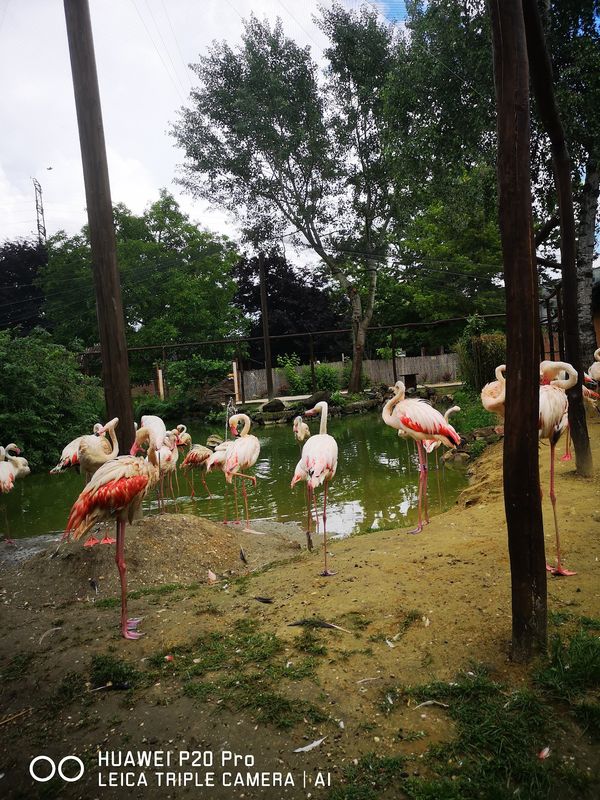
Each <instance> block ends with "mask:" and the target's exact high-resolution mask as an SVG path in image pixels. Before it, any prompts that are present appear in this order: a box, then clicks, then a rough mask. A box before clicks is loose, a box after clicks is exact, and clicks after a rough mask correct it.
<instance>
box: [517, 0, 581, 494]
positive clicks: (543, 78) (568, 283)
mask: <svg viewBox="0 0 600 800" xmlns="http://www.w3.org/2000/svg"><path fill="white" fill-rule="evenodd" d="M522 2H523V15H524V19H525V32H526V34H527V49H528V52H529V64H530V71H531V84H532V87H533V91H534V94H535V99H536V101H537V107H538V111H539V115H540V117H541V120H542V123H543V125H544V128H545V130H546V133H547V134H548V137H549V139H550V144H551V148H552V162H553V164H554V181H555V183H556V193H557V195H558V210H559V216H560V266H561V272H562V284H561V288H562V316H563V325H564V337H565V358H566V360H567V361H568V362H569V363H570V364H572V365H573V367H574V368H575V369H576V370H577V373H578V375H579V378H578V381H577V383H576V385H575V386H573V388H572V389H570V390H569V393H568V397H569V429H570V432H571V436H572V437H573V444H574V446H575V459H576V463H577V472H578V473H579V474H580V475H583V476H585V477H586V478H589V477H591V476H592V474H593V466H592V451H591V449H590V439H589V436H588V430H587V423H586V421H585V408H584V405H583V394H582V383H583V370H584V367H583V364H582V363H581V347H580V342H579V319H578V314H579V312H578V308H577V241H576V235H575V212H574V210H573V189H572V174H571V157H570V155H569V150H568V148H567V141H566V138H565V131H564V128H563V125H562V122H561V119H560V113H559V111H558V106H557V105H556V99H555V96H554V88H553V85H552V81H553V78H552V63H551V61H550V55H549V53H548V48H547V47H546V37H545V35H544V28H543V26H542V19H541V16H540V12H539V9H538V5H537V0H522ZM551 342H552V349H553V346H554V342H553V339H552V340H551ZM552 358H554V353H553V352H552Z"/></svg>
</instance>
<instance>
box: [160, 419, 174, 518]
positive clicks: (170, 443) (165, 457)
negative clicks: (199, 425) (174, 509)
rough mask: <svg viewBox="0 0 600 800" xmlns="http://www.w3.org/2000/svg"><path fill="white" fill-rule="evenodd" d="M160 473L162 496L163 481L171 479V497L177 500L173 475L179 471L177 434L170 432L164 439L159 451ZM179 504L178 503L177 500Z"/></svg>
mask: <svg viewBox="0 0 600 800" xmlns="http://www.w3.org/2000/svg"><path fill="white" fill-rule="evenodd" d="M157 457H158V471H159V473H160V485H161V494H162V487H163V481H164V479H165V477H168V479H169V489H170V490H171V496H172V497H173V499H174V500H175V492H174V489H173V474H174V473H175V470H176V469H177V460H178V458H179V451H178V450H177V434H176V433H173V432H170V433H167V434H166V435H165V437H164V439H163V444H162V446H161V447H160V449H159V450H158V453H157ZM175 503H176V504H177V501H176V500H175Z"/></svg>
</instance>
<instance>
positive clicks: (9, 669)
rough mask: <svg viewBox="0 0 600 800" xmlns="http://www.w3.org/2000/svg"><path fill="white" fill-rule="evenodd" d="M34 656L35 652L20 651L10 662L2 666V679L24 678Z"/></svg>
mask: <svg viewBox="0 0 600 800" xmlns="http://www.w3.org/2000/svg"><path fill="white" fill-rule="evenodd" d="M34 658H35V654H34V653H18V654H17V655H16V656H13V657H12V658H11V660H10V661H9V662H8V664H6V666H5V667H3V668H2V672H1V673H0V674H1V676H2V680H4V681H15V680H17V678H22V677H23V673H24V672H26V671H27V668H28V667H29V665H30V664H31V662H32V661H33V659H34Z"/></svg>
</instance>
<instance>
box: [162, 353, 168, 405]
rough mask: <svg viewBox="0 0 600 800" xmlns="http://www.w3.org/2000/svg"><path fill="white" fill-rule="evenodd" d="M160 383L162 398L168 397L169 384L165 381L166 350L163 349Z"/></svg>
mask: <svg viewBox="0 0 600 800" xmlns="http://www.w3.org/2000/svg"><path fill="white" fill-rule="evenodd" d="M162 357H163V360H162V383H163V394H164V397H163V399H164V398H165V397H168V396H169V383H168V381H167V350H166V348H165V347H163V349H162Z"/></svg>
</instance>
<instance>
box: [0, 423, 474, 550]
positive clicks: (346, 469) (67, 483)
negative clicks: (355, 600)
mask: <svg viewBox="0 0 600 800" xmlns="http://www.w3.org/2000/svg"><path fill="white" fill-rule="evenodd" d="M310 426H311V430H312V432H313V433H318V427H319V423H318V420H313V421H310ZM328 430H329V433H331V434H332V435H333V436H334V437H335V438H336V440H337V442H338V446H339V461H338V469H337V474H336V476H335V479H334V480H333V482H332V484H331V487H330V490H329V493H328V502H327V529H328V532H330V533H331V535H332V536H338V537H340V536H349V535H351V534H354V533H365V532H368V531H373V530H382V529H385V528H394V527H404V526H408V525H412V524H413V523H414V524H416V519H417V510H416V509H417V488H418V487H417V482H418V472H417V457H416V450H415V445H414V443H413V442H412V441H408V442H407V441H406V440H401V439H399V437H398V436H397V434H396V432H395V431H394V430H392V429H391V428H389V427H387V426H386V425H384V424H383V422H382V420H381V417H380V415H379V414H375V413H370V414H363V415H360V416H346V417H341V418H340V417H337V418H333V419H330V420H329V426H328ZM188 432H189V433H191V435H192V438H193V440H194V442H200V443H202V444H204V443H205V442H206V438H207V436H208V435H209V434H210V433H219V434H220V435H221V436H224V425H223V426H219V425H211V426H207V425H202V424H191V425H189V426H188ZM252 432H253V433H254V434H255V435H256V436H258V439H259V441H260V445H261V451H260V456H259V459H258V461H257V463H256V465H255V467H254V469H253V470H252V471H253V472H254V474H255V475H256V478H257V484H256V488H253V487H252V486H249V488H248V495H249V499H250V515H251V520H252V525H253V527H256V525H257V522H259V521H260V520H261V519H269V520H274V521H277V522H284V523H285V522H298V523H300V524H301V525H302V526H304V525H305V489H304V486H305V485H304V484H303V483H302V484H298V485H297V486H296V487H295V488H294V489H293V490H292V489H290V481H291V479H292V475H293V472H294V467H295V465H296V463H297V462H298V460H299V458H300V447H299V445H298V443H297V442H296V441H295V439H294V437H293V433H292V424H291V422H290V423H289V424H286V425H273V426H267V427H259V426H256V427H254V428H253V431H252ZM65 444H66V442H65ZM443 449H444V448H440V449H439V450H438V454H439V456H440V457H439V458H438V461H439V466H438V467H436V458H435V453H434V454H432V455H431V456H430V457H429V465H430V471H429V511H430V514H436V513H440V512H441V511H445V510H446V509H447V508H449V507H450V506H451V505H452V504H453V503H454V501H455V500H456V497H457V496H458V494H459V492H460V491H461V490H462V489H463V488H464V487H465V486H466V485H467V475H466V471H465V469H464V467H459V466H453V465H443V466H442V463H443V462H442V460H441V452H442V451H443ZM24 455H26V454H24ZM58 456H59V454H58V453H57V460H58ZM207 483H208V485H209V488H210V490H211V492H212V493H213V497H212V499H210V498H208V497H207V496H206V492H205V490H204V488H203V486H202V484H201V482H200V477H199V475H197V476H196V478H195V489H196V496H195V497H194V498H193V499H192V498H191V497H190V494H191V492H190V486H189V483H188V481H187V480H186V477H185V476H184V475H183V474H182V473H181V471H180V472H179V487H180V493H179V500H178V509H179V510H180V511H183V512H185V513H192V514H199V515H201V516H205V517H208V518H210V519H213V520H222V519H223V518H224V488H225V478H224V476H223V473H221V472H215V473H210V474H209V475H208V476H207ZM82 488H83V479H82V477H81V476H80V475H79V474H77V473H75V472H67V473H63V474H62V475H49V474H48V473H37V474H33V475H29V476H28V477H27V478H25V479H24V480H19V481H17V482H16V483H15V488H14V489H13V491H12V492H11V493H10V494H8V495H4V496H3V497H2V499H0V506H2V505H4V506H5V508H6V513H7V519H8V524H9V532H10V535H11V536H12V537H13V538H15V539H17V538H24V537H31V536H38V535H41V534H47V533H51V532H54V531H62V530H63V529H64V526H65V523H66V521H67V517H68V515H69V510H70V508H71V505H72V504H73V501H74V500H75V499H76V498H77V496H78V494H79V492H80V491H81V489H82ZM318 500H319V504H320V505H319V508H320V509H321V507H322V506H321V503H322V490H319V494H318ZM144 508H145V511H146V512H149V513H156V502H155V495H154V493H153V495H152V498H151V499H150V500H149V501H148V502H146V503H145V505H144ZM229 508H230V517H229V518H230V519H231V515H232V503H231V497H230V500H229ZM168 510H169V511H174V510H175V509H174V507H173V506H172V504H169V505H168ZM0 526H1V528H2V532H3V533H5V527H6V526H5V517H4V513H3V512H2V511H1V510H0Z"/></svg>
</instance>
